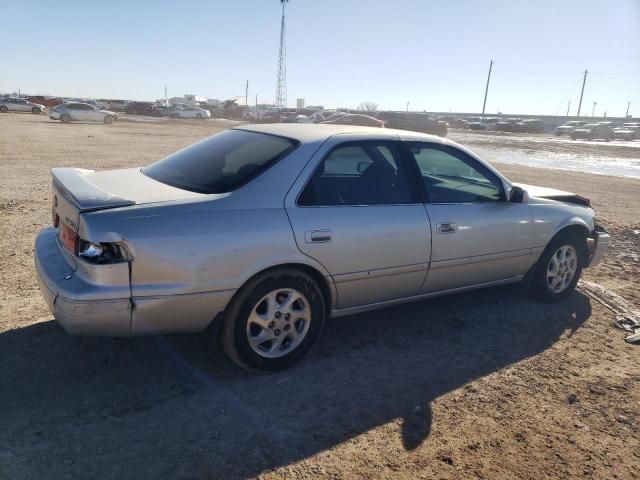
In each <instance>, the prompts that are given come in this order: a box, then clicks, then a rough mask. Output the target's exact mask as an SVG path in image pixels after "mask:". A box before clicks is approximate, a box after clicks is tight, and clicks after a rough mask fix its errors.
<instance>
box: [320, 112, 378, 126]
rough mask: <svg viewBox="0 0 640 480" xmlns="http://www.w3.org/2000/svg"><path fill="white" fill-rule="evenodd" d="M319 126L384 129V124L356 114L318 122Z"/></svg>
mask: <svg viewBox="0 0 640 480" xmlns="http://www.w3.org/2000/svg"><path fill="white" fill-rule="evenodd" d="M320 123H321V124H334V125H359V126H361V127H378V128H384V122H383V121H382V120H378V119H377V118H373V117H370V116H368V115H360V114H357V113H353V114H351V113H350V114H347V115H343V116H341V117H339V118H336V119H335V120H327V121H324V122H320Z"/></svg>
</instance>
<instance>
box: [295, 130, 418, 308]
mask: <svg viewBox="0 0 640 480" xmlns="http://www.w3.org/2000/svg"><path fill="white" fill-rule="evenodd" d="M407 163H408V162H407V159H406V157H402V156H401V154H400V149H399V146H398V144H397V143H396V142H389V141H384V140H376V139H375V138H369V137H368V136H365V137H364V138H363V139H362V140H357V141H349V142H346V143H345V142H343V141H341V140H340V136H337V137H333V138H332V139H330V140H329V141H327V142H325V144H324V145H323V147H321V148H320V150H319V151H318V152H317V153H316V155H315V156H314V158H313V159H312V160H311V162H310V163H309V165H307V167H306V168H305V170H304V171H303V173H302V175H301V176H300V178H299V179H298V181H297V182H296V184H295V185H294V187H293V188H292V190H291V191H290V193H289V194H288V196H287V198H286V201H285V205H286V209H287V213H288V215H289V219H290V221H291V225H292V227H293V232H294V235H295V239H296V242H297V245H298V248H299V249H300V250H301V251H302V252H303V253H305V254H306V255H308V256H310V257H312V258H314V259H315V260H316V261H318V262H320V263H321V264H322V265H324V267H325V268H326V269H327V270H328V271H329V272H330V273H331V275H332V277H333V279H334V281H335V284H336V288H337V293H338V298H337V305H338V308H339V309H344V308H349V307H355V306H360V305H366V304H371V303H376V302H384V301H387V300H393V299H397V298H403V297H409V296H412V295H416V294H417V293H418V292H419V290H420V287H421V285H422V283H423V281H424V278H425V274H426V269H427V267H428V262H429V254H430V245H431V239H430V229H429V223H428V219H427V214H426V211H425V209H424V207H423V206H422V204H421V203H420V202H419V200H418V197H417V194H416V192H415V191H414V189H413V188H412V185H411V181H410V178H409V175H410V171H411V170H410V169H409V168H408V167H407Z"/></svg>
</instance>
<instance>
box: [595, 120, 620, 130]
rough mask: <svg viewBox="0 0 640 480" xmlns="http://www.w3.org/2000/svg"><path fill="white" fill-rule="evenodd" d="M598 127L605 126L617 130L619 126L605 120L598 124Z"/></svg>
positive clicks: (618, 123)
mask: <svg viewBox="0 0 640 480" xmlns="http://www.w3.org/2000/svg"><path fill="white" fill-rule="evenodd" d="M598 125H606V126H607V127H610V128H618V127H619V126H620V122H610V121H608V120H606V121H602V122H598Z"/></svg>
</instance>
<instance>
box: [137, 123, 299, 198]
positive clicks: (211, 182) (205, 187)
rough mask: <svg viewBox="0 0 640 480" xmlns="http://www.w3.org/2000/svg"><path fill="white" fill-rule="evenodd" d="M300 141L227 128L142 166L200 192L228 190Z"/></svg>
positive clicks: (152, 175) (173, 183) (159, 177)
mask: <svg viewBox="0 0 640 480" xmlns="http://www.w3.org/2000/svg"><path fill="white" fill-rule="evenodd" d="M297 145H298V144H297V143H296V142H295V141H294V140H290V139H288V138H283V137H277V136H275V135H267V134H264V133H257V132H249V131H245V130H227V131H224V132H222V133H219V134H217V135H214V136H212V137H209V138H207V139H205V140H202V141H201V142H198V143H196V144H194V145H191V146H189V147H187V148H184V149H182V150H179V151H177V152H176V153H173V154H171V155H169V156H168V157H166V158H164V159H162V160H160V161H158V162H155V163H153V164H151V165H149V166H148V167H147V168H145V169H143V170H142V173H144V174H145V175H146V176H148V177H150V178H153V179H154V180H157V181H158V182H162V183H166V184H167V185H171V186H173V187H177V188H181V189H183V190H189V191H191V192H197V193H226V192H230V191H232V190H235V189H236V188H238V187H240V186H241V185H243V184H245V183H246V182H248V181H249V180H251V179H252V178H253V177H255V176H257V175H258V174H260V173H261V172H263V171H264V170H266V169H267V168H269V167H270V166H271V165H272V164H273V163H275V162H276V161H278V160H279V159H280V158H282V157H284V156H285V155H287V154H288V153H289V152H291V151H292V150H293V149H294V148H295V147H296V146H297Z"/></svg>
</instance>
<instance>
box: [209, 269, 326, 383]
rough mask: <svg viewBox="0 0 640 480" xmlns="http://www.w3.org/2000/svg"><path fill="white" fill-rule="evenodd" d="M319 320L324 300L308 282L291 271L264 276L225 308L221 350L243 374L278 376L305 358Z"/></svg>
mask: <svg viewBox="0 0 640 480" xmlns="http://www.w3.org/2000/svg"><path fill="white" fill-rule="evenodd" d="M287 304H289V306H287ZM324 319H325V303H324V297H323V295H322V291H321V290H320V287H319V286H318V284H317V283H316V282H315V281H314V280H313V278H311V277H310V276H309V275H307V274H306V273H304V272H302V271H300V270H297V269H291V268H286V269H277V270H272V271H268V272H265V273H264V274H261V275H258V276H256V277H255V278H254V279H252V280H250V281H249V282H247V283H246V284H245V285H244V286H243V287H242V288H241V289H240V290H239V291H238V292H237V293H236V295H235V296H234V297H233V299H232V300H231V302H230V303H229V305H228V306H227V308H226V310H225V312H224V316H223V320H222V325H221V343H222V348H223V350H224V351H225V352H226V353H227V355H229V357H230V358H231V359H232V360H233V361H234V362H235V363H236V364H237V365H239V366H240V367H242V368H244V369H247V370H267V371H277V370H283V369H285V368H289V367H291V366H292V365H294V364H295V363H297V362H298V361H300V360H301V359H302V358H303V357H304V356H305V355H307V354H308V353H309V351H310V350H311V348H312V347H313V345H314V344H315V342H316V340H317V339H318V336H319V335H320V333H321V331H322V328H323V325H324ZM263 338H264V340H262V339H263Z"/></svg>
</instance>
